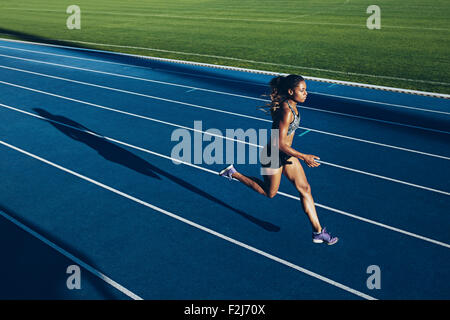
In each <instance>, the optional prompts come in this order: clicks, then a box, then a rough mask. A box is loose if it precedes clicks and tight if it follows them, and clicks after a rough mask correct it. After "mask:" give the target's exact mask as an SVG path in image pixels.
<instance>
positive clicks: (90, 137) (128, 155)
mask: <svg viewBox="0 0 450 320" xmlns="http://www.w3.org/2000/svg"><path fill="white" fill-rule="evenodd" d="M33 110H34V111H36V112H37V113H38V114H39V115H40V116H41V117H44V118H45V119H46V120H47V122H48V123H50V124H51V125H52V126H53V127H55V128H56V129H58V130H59V131H60V132H62V133H64V134H65V135H66V136H68V137H70V138H72V139H74V140H76V141H79V142H82V143H84V144H85V145H87V146H88V147H90V148H92V149H94V150H95V151H97V152H98V154H99V155H101V156H102V157H103V158H105V159H106V160H108V161H112V162H115V163H117V164H120V165H122V166H125V167H127V168H129V169H131V170H134V171H136V172H138V173H141V174H144V175H146V176H148V177H151V178H155V179H158V180H162V178H161V177H164V178H167V179H169V180H171V181H172V182H175V183H176V184H178V185H180V186H182V187H183V188H185V189H187V190H189V191H192V192H195V193H197V194H199V195H201V196H202V197H204V198H206V199H208V200H210V201H213V202H215V203H217V204H220V205H222V206H224V207H225V208H227V209H230V210H232V211H233V212H235V213H237V214H239V215H240V216H242V217H244V218H245V219H247V220H249V221H250V222H252V223H254V224H256V225H258V226H260V227H261V228H263V229H265V230H267V231H271V232H278V231H279V230H280V227H278V226H276V225H274V224H272V223H270V222H267V221H263V220H260V219H257V218H255V217H253V216H251V215H249V214H247V213H245V212H243V211H241V210H239V209H236V208H233V207H231V206H230V205H228V204H227V203H225V202H223V201H222V200H220V199H217V198H216V197H214V196H212V195H210V194H208V193H206V192H205V191H203V190H201V189H199V188H198V187H196V186H194V185H192V184H190V183H189V182H186V181H184V180H182V179H180V178H178V177H176V176H174V175H172V174H170V173H168V172H166V171H164V170H161V169H159V168H158V167H156V166H154V165H152V164H151V163H149V162H147V161H146V160H144V159H142V158H140V157H138V156H136V155H135V154H133V153H132V152H130V151H128V150H126V149H124V148H121V147H119V146H118V145H116V144H114V143H112V142H110V141H108V140H107V139H105V138H104V137H102V136H101V135H100V134H97V133H95V132H94V131H92V130H90V129H88V128H86V127H85V126H83V125H81V124H80V123H78V122H75V121H73V120H71V119H69V118H66V117H64V116H60V115H54V114H51V113H50V112H48V111H46V110H44V109H41V108H34V109H33Z"/></svg>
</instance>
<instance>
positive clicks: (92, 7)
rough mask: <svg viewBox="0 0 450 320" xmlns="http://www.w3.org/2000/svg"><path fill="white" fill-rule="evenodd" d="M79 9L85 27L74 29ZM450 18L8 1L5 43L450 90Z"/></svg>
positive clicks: (348, 6)
mask: <svg viewBox="0 0 450 320" xmlns="http://www.w3.org/2000/svg"><path fill="white" fill-rule="evenodd" d="M72 4H76V5H78V6H79V7H80V8H81V29H80V30H69V29H68V28H67V27H66V20H67V18H68V17H69V14H67V13H66V9H67V7H68V6H69V5H72ZM372 4H376V5H378V6H379V7H380V9H381V29H380V30H369V29H368V28H367V26H366V20H367V18H368V17H369V16H370V14H368V13H366V9H367V7H368V6H369V5H372ZM449 17H450V4H449V2H448V0H430V1H423V0H420V1H419V0H410V1H401V0H383V1H381V0H380V1H378V3H377V1H373V0H370V1H369V0H367V1H366V0H291V1H283V0H279V1H274V0H270V1H266V0H130V1H125V0H122V1H118V0H108V1H105V0H95V1H93V0H77V1H61V0H46V1H37V0H23V1H16V0H14V1H13V0H2V1H1V2H0V37H5V38H7V37H10V38H16V39H18V38H19V39H30V37H36V39H37V38H42V41H44V39H59V40H65V41H82V42H84V43H82V44H81V45H83V46H84V47H91V48H100V49H106V50H111V51H121V52H128V53H136V54H143V55H149V56H157V57H163V58H174V59H183V60H190V61H198V62H206V63H215V64H222V65H230V66H238V67H246V68H253V69H260V70H268V71H274V72H287V73H299V74H302V75H306V76H315V77H323V78H329V79H339V80H347V81H355V82H364V83H371V84H377V85H385V86H394V87H400V88H407V89H415V90H421V91H431V92H440V93H447V94H448V93H450V19H449ZM86 42H89V44H87V43H86ZM93 43H97V44H93ZM78 44H80V43H79V42H78ZM100 44H110V45H119V46H131V47H140V48H146V49H138V48H124V47H114V46H104V45H100Z"/></svg>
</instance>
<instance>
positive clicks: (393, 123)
mask: <svg viewBox="0 0 450 320" xmlns="http://www.w3.org/2000/svg"><path fill="white" fill-rule="evenodd" d="M0 56H3V57H7V58H12V59H18V60H24V61H31V62H36V63H43V64H49V65H55V66H58V67H65V68H70V69H78V70H82V71H89V72H96V73H105V74H108V73H107V72H103V71H95V70H90V69H84V68H78V67H70V66H66V65H60V64H56V63H50V62H44V61H39V60H33V59H26V58H19V57H14V56H8V55H3V54H0ZM0 68H4V69H10V70H15V71H19V72H25V73H30V74H35V75H39V76H42V77H48V78H54V79H58V80H64V81H70V82H74V83H78V84H83V85H87V86H94V87H98V88H102V89H107V90H113V91H118V92H122V93H127V94H132V95H138V96H142V97H146V98H150V99H156V100H163V101H168V102H172V103H178V104H183V105H187V106H191V107H197V108H201V109H208V110H211V111H217V112H223V113H228V114H234V115H236V113H233V112H229V111H224V110H220V111H219V109H214V108H208V107H204V106H199V105H195V104H190V103H186V102H181V101H176V100H171V99H165V98H161V97H156V96H151V95H147V94H142V93H138V92H134V91H128V90H122V89H117V88H112V87H107V86H102V85H97V84H93V83H89V82H84V81H77V80H72V79H68V78H62V77H56V76H51V75H48V74H45V73H38V72H32V71H28V70H23V69H17V68H12V67H7V66H3V65H0ZM110 75H114V74H110ZM121 77H126V78H130V76H121ZM302 107H303V108H305V109H310V107H305V106H302ZM314 110H315V111H320V112H326V113H332V114H338V115H342V116H346V117H349V118H357V119H364V120H369V121H374V122H381V123H387V124H391V125H397V126H402V127H407V128H413V129H420V130H426V131H431V132H437V133H444V134H450V132H448V131H443V130H438V129H432V128H428V127H421V126H414V125H409V124H405V123H399V122H394V121H386V120H380V119H375V118H369V117H363V116H356V115H350V114H346V113H340V112H335V111H328V110H321V109H314ZM246 117H249V116H246ZM253 118H254V117H253Z"/></svg>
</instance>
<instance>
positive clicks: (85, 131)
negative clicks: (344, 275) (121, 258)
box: [0, 103, 450, 248]
mask: <svg viewBox="0 0 450 320" xmlns="http://www.w3.org/2000/svg"><path fill="white" fill-rule="evenodd" d="M0 106H2V107H4V108H7V109H10V110H13V111H17V112H20V113H23V114H27V115H29V116H32V117H35V118H38V119H41V120H44V121H48V122H52V123H56V124H58V125H62V126H65V127H67V128H70V129H73V130H77V131H80V132H84V133H87V134H90V135H92V136H95V137H98V138H102V139H105V140H108V141H111V142H114V143H117V144H120V145H123V146H125V147H129V148H132V149H135V150H138V151H142V152H145V153H148V154H151V155H154V156H157V157H160V158H163V159H166V160H171V161H172V162H174V163H176V164H183V165H186V166H189V167H192V168H195V169H198V170H202V171H205V172H208V173H211V174H214V175H218V174H219V173H218V172H217V171H213V170H210V169H207V168H204V167H201V166H199V165H195V164H192V163H190V162H186V161H181V160H179V159H176V158H172V157H170V156H166V155H163V154H160V153H157V152H155V151H152V150H149V149H144V148H142V147H138V146H135V145H132V144H129V143H126V142H123V141H120V140H116V139H114V138H110V137H106V136H102V135H99V134H97V133H95V132H91V131H88V130H85V129H80V128H77V127H73V126H70V125H68V124H65V123H62V122H59V121H55V120H51V119H47V118H45V117H42V116H39V115H36V114H34V113H31V112H27V111H24V110H21V109H17V108H14V107H11V106H7V105H4V104H1V103H0ZM233 180H235V181H237V180H236V179H233ZM278 194H279V195H281V196H284V197H287V198H291V199H294V200H298V201H300V198H299V197H296V196H293V195H290V194H287V193H284V192H281V191H278ZM315 205H316V206H318V207H321V208H323V209H326V210H329V211H332V212H335V213H338V214H342V215H345V216H347V217H350V218H354V219H357V220H360V221H363V222H366V223H370V224H373V225H376V226H379V227H382V228H386V229H389V230H392V231H395V232H399V233H403V234H405V235H408V236H411V237H415V238H417V239H420V240H424V241H427V242H431V243H434V244H437V245H440V246H443V247H446V248H450V244H447V243H444V242H441V241H437V240H433V239H431V238H427V237H424V236H421V235H418V234H415V233H412V232H409V231H405V230H402V229H399V228H396V227H392V226H389V225H386V224H383V223H380V222H377V221H374V220H370V219H367V218H363V217H360V216H357V215H355V214H352V213H348V212H345V211H342V210H339V209H335V208H332V207H329V206H326V205H323V204H320V203H317V202H316V203H315Z"/></svg>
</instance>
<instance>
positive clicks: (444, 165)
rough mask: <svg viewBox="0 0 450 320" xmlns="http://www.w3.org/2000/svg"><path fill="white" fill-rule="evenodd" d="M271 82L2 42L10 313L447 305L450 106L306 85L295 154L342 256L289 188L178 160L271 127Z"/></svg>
mask: <svg viewBox="0 0 450 320" xmlns="http://www.w3.org/2000/svg"><path fill="white" fill-rule="evenodd" d="M271 78H272V76H270V75H267V74H257V73H249V72H244V71H237V70H225V69H220V68H214V67H207V66H196V65H190V64H184V63H174V62H168V61H161V60H156V59H144V58H139V57H135V56H129V55H122V54H115V53H108V52H104V51H95V50H85V49H80V48H70V47H62V46H49V45H41V44H36V43H27V42H18V41H9V40H0V119H1V121H0V155H1V162H0V176H1V178H2V183H1V184H0V234H1V235H2V241H1V245H2V248H1V251H2V254H3V259H2V263H1V264H0V275H1V286H0V299H148V300H154V299H158V300H159V299H164V300H165V299H167V300H179V299H189V300H197V299H200V300H209V299H225V300H227V299H231V300H240V299H256V300H275V299H276V300H303V299H308V300H310V299H338V300H340V299H345V300H347V299H449V298H450V273H449V272H450V232H449V231H450V197H449V195H450V184H449V181H450V170H449V169H450V166H449V164H450V135H449V134H450V100H448V99H444V98H437V97H430V96H420V95H413V94H406V93H401V92H390V91H381V90H375V89H368V88H362V87H351V86H344V85H338V84H330V83H325V82H317V81H309V80H308V81H307V86H308V92H309V96H308V99H307V101H306V102H305V103H304V105H302V106H299V111H300V114H301V124H300V125H301V128H300V129H299V130H297V132H296V137H295V139H294V145H293V147H294V148H295V149H297V150H299V151H300V152H303V153H308V154H314V155H317V156H319V157H320V161H321V163H322V165H321V166H319V167H318V168H308V167H307V166H304V170H305V173H306V176H307V177H308V181H309V183H310V185H311V187H312V193H313V196H314V200H315V202H316V206H317V212H318V215H319V218H320V221H321V224H322V226H326V227H327V229H328V230H329V231H330V232H331V233H332V234H333V235H336V236H338V237H339V238H340V240H339V242H338V243H337V244H336V245H334V246H327V245H324V244H322V245H320V244H314V243H312V241H311V226H310V224H309V222H308V219H307V217H306V215H305V214H304V212H303V210H302V206H301V202H300V201H299V194H298V192H297V191H296V189H295V188H294V186H292V185H291V184H290V182H289V181H288V180H287V179H286V178H285V177H283V178H282V182H281V185H280V190H279V194H278V195H277V196H276V197H275V198H273V199H269V198H265V197H263V196H261V195H259V194H257V193H256V192H253V191H252V190H250V189H248V188H246V187H245V186H244V185H241V184H240V183H238V182H237V181H230V180H227V179H225V178H222V177H219V176H218V175H217V172H218V171H220V169H222V168H224V167H225V166H226V165H227V163H225V162H226V161H225V160H226V159H225V158H226V154H225V152H224V154H222V155H220V154H217V151H216V154H215V156H217V159H218V158H219V156H221V157H220V159H223V162H222V163H217V162H212V163H211V162H210V161H208V159H207V158H206V159H200V160H201V161H200V162H199V163H194V160H195V159H194V150H192V154H191V162H192V163H184V164H180V163H177V162H176V161H175V160H174V159H172V158H171V157H172V153H173V150H174V147H175V146H176V145H177V144H178V143H179V141H178V139H176V140H174V139H171V138H172V137H173V136H174V135H176V133H177V132H182V133H184V134H188V138H189V142H191V143H192V145H191V146H192V148H194V145H195V143H196V142H195V141H200V145H201V146H202V147H203V150H206V149H207V148H208V146H210V147H211V146H212V144H211V142H210V141H213V142H214V143H217V145H220V143H222V144H223V147H224V148H223V150H225V144H226V143H225V142H224V141H223V140H222V138H220V137H217V136H215V137H211V136H210V135H207V134H205V132H206V131H207V133H215V134H223V135H225V133H226V130H227V129H242V130H244V131H245V130H249V129H254V130H260V129H270V126H271V120H270V116H269V115H268V114H266V113H264V112H263V111H261V110H260V108H259V107H261V106H264V105H265V104H266V103H267V98H268V97H267V94H268V93H269V92H268V85H267V84H268V82H269V81H270V79H271ZM194 127H195V128H196V129H198V130H197V131H196V132H194V131H192V129H193V128H194ZM176 130H178V131H176ZM202 134H203V142H202V140H201V139H202ZM195 139H197V140H195ZM198 139H200V140H198ZM231 142H232V143H233V141H231ZM257 143H260V141H259V140H258V141H257ZM238 145H240V146H243V147H245V148H246V149H245V150H246V152H247V154H250V153H251V152H253V153H256V154H257V153H259V148H258V146H257V145H248V144H247V145H246V144H243V143H237V142H236V143H235V147H236V150H237V148H238V147H237V146H238ZM197 147H198V145H197ZM219 153H220V152H219ZM183 156H186V157H187V156H188V154H183ZM232 160H233V161H235V162H236V163H235V167H236V168H237V169H238V170H239V171H241V172H243V173H245V174H246V175H250V176H259V175H260V166H259V165H258V164H257V163H249V162H250V161H246V162H245V163H238V161H237V160H238V159H236V156H235V157H234V158H233V159H232ZM247 160H249V159H247ZM73 265H75V266H78V267H79V270H80V278H79V279H80V283H81V288H80V289H76V288H75V289H69V287H70V286H69V287H68V283H72V284H73V283H74V282H71V281H72V280H73V279H74V278H73V277H72V276H74V274H73V273H71V271H70V268H69V266H73ZM374 266H375V267H374ZM68 268H69V270H68ZM374 268H375V269H374ZM372 270H375V271H372ZM378 271H379V272H378ZM75 275H76V274H75ZM374 285H376V286H375V288H374V287H373V286H374Z"/></svg>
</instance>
